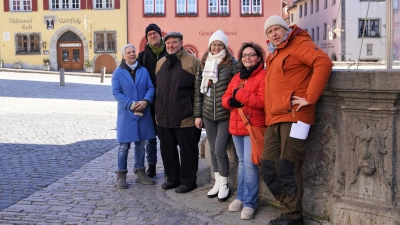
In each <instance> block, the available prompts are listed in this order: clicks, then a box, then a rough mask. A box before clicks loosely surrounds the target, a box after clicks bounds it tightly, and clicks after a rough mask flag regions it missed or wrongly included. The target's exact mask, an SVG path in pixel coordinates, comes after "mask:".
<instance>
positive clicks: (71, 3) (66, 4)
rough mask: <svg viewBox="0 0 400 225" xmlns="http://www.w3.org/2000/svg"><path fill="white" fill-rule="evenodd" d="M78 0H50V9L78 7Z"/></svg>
mask: <svg viewBox="0 0 400 225" xmlns="http://www.w3.org/2000/svg"><path fill="white" fill-rule="evenodd" d="M79 3H80V1H79V0H51V4H50V7H51V9H80V4H79Z"/></svg>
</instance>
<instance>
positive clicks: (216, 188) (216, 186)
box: [207, 172, 220, 198]
mask: <svg viewBox="0 0 400 225" xmlns="http://www.w3.org/2000/svg"><path fill="white" fill-rule="evenodd" d="M214 176H215V184H214V187H213V188H212V189H211V190H210V191H209V192H208V193H207V197H209V198H215V197H217V195H218V191H219V186H220V185H219V178H220V176H219V172H214Z"/></svg>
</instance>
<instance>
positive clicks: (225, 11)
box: [208, 0, 229, 15]
mask: <svg viewBox="0 0 400 225" xmlns="http://www.w3.org/2000/svg"><path fill="white" fill-rule="evenodd" d="M208 15H229V0H208Z"/></svg>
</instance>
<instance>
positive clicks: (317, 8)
mask: <svg viewBox="0 0 400 225" xmlns="http://www.w3.org/2000/svg"><path fill="white" fill-rule="evenodd" d="M318 11H319V0H315V12H318Z"/></svg>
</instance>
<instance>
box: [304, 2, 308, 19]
mask: <svg viewBox="0 0 400 225" xmlns="http://www.w3.org/2000/svg"><path fill="white" fill-rule="evenodd" d="M304 16H307V2H306V3H304Z"/></svg>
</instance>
